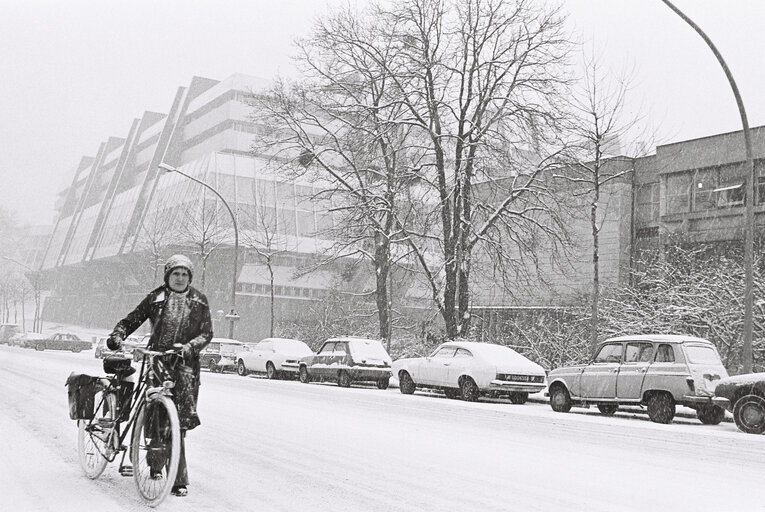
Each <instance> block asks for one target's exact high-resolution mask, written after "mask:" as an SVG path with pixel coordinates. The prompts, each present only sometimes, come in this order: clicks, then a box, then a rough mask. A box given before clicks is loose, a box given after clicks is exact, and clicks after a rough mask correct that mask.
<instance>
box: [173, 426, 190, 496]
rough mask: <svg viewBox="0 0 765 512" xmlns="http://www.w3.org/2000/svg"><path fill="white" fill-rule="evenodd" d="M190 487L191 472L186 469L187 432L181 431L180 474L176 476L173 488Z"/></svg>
mask: <svg viewBox="0 0 765 512" xmlns="http://www.w3.org/2000/svg"><path fill="white" fill-rule="evenodd" d="M179 485H182V486H184V487H185V486H187V485H189V470H188V468H187V467H186V431H185V430H181V458H180V459H179V460H178V474H177V475H175V484H173V486H174V487H175V486H179Z"/></svg>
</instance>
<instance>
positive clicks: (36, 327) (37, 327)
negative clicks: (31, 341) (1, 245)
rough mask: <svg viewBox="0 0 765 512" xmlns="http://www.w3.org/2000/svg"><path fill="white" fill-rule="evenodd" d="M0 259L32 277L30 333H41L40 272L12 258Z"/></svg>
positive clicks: (1, 256) (4, 257) (0, 256)
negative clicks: (25, 270) (33, 302)
mask: <svg viewBox="0 0 765 512" xmlns="http://www.w3.org/2000/svg"><path fill="white" fill-rule="evenodd" d="M0 258H3V259H4V260H8V261H10V262H11V263H15V264H16V265H18V266H20V267H24V268H25V269H27V270H29V271H30V272H32V274H33V275H34V279H33V281H32V285H33V286H34V287H35V317H34V320H32V332H42V316H41V315H40V271H39V270H34V269H33V268H32V267H30V266H29V265H25V264H24V263H21V262H20V261H18V260H14V259H13V258H9V257H8V256H3V255H0ZM23 320H24V319H23V318H22V321H23Z"/></svg>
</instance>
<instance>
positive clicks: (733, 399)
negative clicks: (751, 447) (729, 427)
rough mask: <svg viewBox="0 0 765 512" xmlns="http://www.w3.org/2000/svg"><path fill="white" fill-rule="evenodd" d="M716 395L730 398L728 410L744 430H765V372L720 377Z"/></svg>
mask: <svg viewBox="0 0 765 512" xmlns="http://www.w3.org/2000/svg"><path fill="white" fill-rule="evenodd" d="M715 396H717V397H720V398H725V399H727V400H728V402H729V404H728V410H730V411H731V412H732V413H733V421H735V422H736V426H737V427H738V428H739V430H741V431H742V432H746V433H747V434H762V433H763V432H765V373H745V374H742V375H735V376H732V377H726V378H724V379H720V381H719V382H718V383H717V387H716V388H715Z"/></svg>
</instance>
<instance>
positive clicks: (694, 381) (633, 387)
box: [547, 334, 728, 425]
mask: <svg viewBox="0 0 765 512" xmlns="http://www.w3.org/2000/svg"><path fill="white" fill-rule="evenodd" d="M727 376H728V372H727V371H726V370H725V367H724V366H723V364H722V362H721V361H720V356H719V354H718V353H717V349H716V348H715V346H714V345H713V344H712V343H711V342H709V341H707V340H705V339H701V338H695V337H692V336H683V335H660V334H646V335H633V336H621V337H618V338H611V339H608V340H606V341H604V342H603V343H601V344H600V345H599V346H598V348H597V349H596V350H595V356H594V357H593V358H592V360H591V361H590V362H589V363H587V364H580V365H576V366H569V367H564V368H558V369H556V370H553V371H551V372H550V374H549V375H548V376H547V379H548V382H549V395H550V406H551V407H552V408H553V410H554V411H556V412H568V411H569V410H570V409H571V406H572V405H577V406H584V407H589V406H590V405H596V406H597V407H598V409H599V410H600V412H601V413H602V414H605V415H612V414H614V413H615V412H616V410H617V408H618V407H619V406H620V405H645V406H647V408H648V417H649V418H650V419H651V421H653V422H656V423H671V422H672V419H673V418H674V417H675V406H676V405H684V406H686V407H690V408H692V409H695V410H696V414H697V416H698V418H699V420H700V421H701V422H702V423H704V424H710V425H717V424H718V423H720V422H721V421H722V420H723V418H724V417H725V409H724V408H725V406H726V405H727V404H728V401H727V400H725V399H724V398H720V397H715V396H714V395H715V387H716V386H717V382H718V381H719V380H720V379H722V378H724V377H727Z"/></svg>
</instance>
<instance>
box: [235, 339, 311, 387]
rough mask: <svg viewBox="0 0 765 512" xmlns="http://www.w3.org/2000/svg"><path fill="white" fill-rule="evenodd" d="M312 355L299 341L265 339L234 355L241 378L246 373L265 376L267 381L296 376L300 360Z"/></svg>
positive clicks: (307, 347) (245, 347)
mask: <svg viewBox="0 0 765 512" xmlns="http://www.w3.org/2000/svg"><path fill="white" fill-rule="evenodd" d="M312 354H313V351H312V350H311V348H310V347H309V346H308V345H306V344H305V343H303V342H302V341H300V340H293V339H288V338H265V339H263V340H260V341H259V342H257V343H248V344H246V345H243V346H242V347H241V349H240V350H239V351H238V352H237V353H236V359H237V361H236V369H237V373H238V374H239V375H241V376H245V375H247V374H248V373H261V374H265V375H266V376H267V377H268V378H269V379H278V378H280V377H286V376H290V375H292V376H297V374H298V371H299V365H298V361H299V360H300V358H301V357H306V356H310V355H312Z"/></svg>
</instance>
